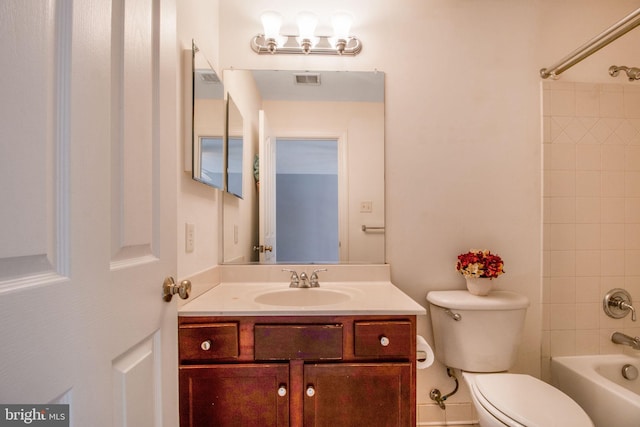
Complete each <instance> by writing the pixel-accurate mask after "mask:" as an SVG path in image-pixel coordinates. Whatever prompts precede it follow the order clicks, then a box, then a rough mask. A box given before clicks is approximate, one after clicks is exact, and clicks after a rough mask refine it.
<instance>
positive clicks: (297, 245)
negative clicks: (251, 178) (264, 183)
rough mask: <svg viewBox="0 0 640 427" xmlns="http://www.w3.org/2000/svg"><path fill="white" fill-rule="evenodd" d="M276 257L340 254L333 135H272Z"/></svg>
mask: <svg viewBox="0 0 640 427" xmlns="http://www.w3.org/2000/svg"><path fill="white" fill-rule="evenodd" d="M275 151H276V153H275V154H276V161H275V169H276V189H277V190H276V194H275V198H276V212H277V215H276V242H277V244H278V252H277V261H278V262H279V263H309V262H324V263H336V262H338V261H339V260H340V239H339V215H338V212H339V210H338V203H339V197H338V170H339V166H338V140H337V139H335V138H334V139H331V138H330V139H307V138H277V139H276V150H275Z"/></svg>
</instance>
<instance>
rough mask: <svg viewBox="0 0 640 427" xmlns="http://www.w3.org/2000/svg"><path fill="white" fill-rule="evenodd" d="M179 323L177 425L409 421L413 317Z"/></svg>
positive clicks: (317, 426) (412, 394)
mask: <svg viewBox="0 0 640 427" xmlns="http://www.w3.org/2000/svg"><path fill="white" fill-rule="evenodd" d="M178 323H179V332H178V333H179V358H180V367H179V370H180V372H179V376H180V425H181V426H182V427H204V426H216V427H225V426H248V425H256V426H261V427H268V426H278V427H280V426H295V427H301V426H305V427H320V426H331V427H334V426H336V425H340V426H363V425H367V426H369V425H371V426H374V425H375V426H402V427H404V426H414V425H415V422H416V417H415V408H416V398H415V383H416V379H415V368H416V361H415V348H416V342H415V340H416V318H415V316H413V315H411V316H381V315H376V316H371V315H369V316H306V317H296V316H285V317H279V316H268V317H267V316H265V317H250V316H247V317H230V316H221V317H209V316H207V317H190V316H181V317H179V322H178Z"/></svg>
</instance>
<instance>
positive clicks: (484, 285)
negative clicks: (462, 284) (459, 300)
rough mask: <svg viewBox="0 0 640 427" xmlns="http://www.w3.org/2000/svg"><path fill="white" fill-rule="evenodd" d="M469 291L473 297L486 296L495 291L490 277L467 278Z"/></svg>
mask: <svg viewBox="0 0 640 427" xmlns="http://www.w3.org/2000/svg"><path fill="white" fill-rule="evenodd" d="M466 279H467V289H468V290H469V293H471V294H473V295H479V296H485V295H488V294H489V292H491V289H493V280H492V279H489V278H488V277H466Z"/></svg>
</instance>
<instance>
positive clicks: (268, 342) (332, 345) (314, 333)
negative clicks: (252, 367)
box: [254, 324, 342, 360]
mask: <svg viewBox="0 0 640 427" xmlns="http://www.w3.org/2000/svg"><path fill="white" fill-rule="evenodd" d="M254 340H255V342H254V345H255V347H254V352H255V359H256V360H340V359H342V325H336V324H331V325H311V324H310V325H256V326H255V329H254Z"/></svg>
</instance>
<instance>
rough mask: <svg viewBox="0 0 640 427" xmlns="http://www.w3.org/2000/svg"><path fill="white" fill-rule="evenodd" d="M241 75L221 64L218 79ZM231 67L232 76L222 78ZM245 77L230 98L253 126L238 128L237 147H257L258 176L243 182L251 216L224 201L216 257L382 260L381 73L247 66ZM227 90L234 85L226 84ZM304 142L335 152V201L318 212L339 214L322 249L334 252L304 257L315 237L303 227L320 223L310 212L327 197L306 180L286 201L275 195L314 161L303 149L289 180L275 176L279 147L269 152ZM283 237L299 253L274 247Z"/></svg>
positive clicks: (312, 167)
mask: <svg viewBox="0 0 640 427" xmlns="http://www.w3.org/2000/svg"><path fill="white" fill-rule="evenodd" d="M228 71H229V74H230V75H229V76H228V75H227V72H228ZM242 73H247V71H246V70H225V84H228V83H230V82H233V81H234V80H239V77H240V76H244V75H245V74H242ZM233 74H238V76H236V77H233V78H230V79H227V77H232V75H233ZM251 77H252V80H251V82H250V83H248V82H247V81H246V80H244V81H243V85H242V86H241V89H240V90H237V88H236V87H234V88H233V89H235V90H236V91H235V92H233V93H234V94H235V93H237V94H238V95H237V96H236V95H234V98H235V100H236V102H237V103H238V105H239V106H241V107H242V108H241V111H242V113H243V116H244V120H245V122H247V121H248V122H249V126H250V128H251V131H250V132H248V133H246V134H245V137H247V135H249V136H250V137H251V138H252V140H251V142H250V143H249V144H248V145H247V141H245V150H246V149H247V147H254V146H257V147H258V148H259V149H256V151H255V153H256V154H257V153H258V152H259V159H258V163H259V170H258V171H257V173H256V176H257V177H259V182H258V183H257V185H256V187H255V189H251V190H252V191H251V193H252V196H251V200H254V201H253V203H248V204H247V209H248V210H249V211H250V212H251V218H248V219H245V218H244V217H243V216H242V215H238V212H239V211H240V209H242V207H241V206H239V205H237V204H233V203H226V202H225V204H224V212H223V218H224V220H223V262H224V263H246V262H248V261H251V262H256V261H259V262H266V263H273V262H276V263H326V262H329V263H331V262H336V263H384V261H385V255H384V246H385V241H384V225H385V224H384V220H385V218H384V210H385V208H384V73H382V72H377V71H376V72H351V71H348V72H345V71H320V72H312V71H282V70H278V71H272V70H259V71H256V70H253V71H251ZM232 84H233V83H232ZM228 90H229V91H230V92H232V89H231V88H228ZM248 106H252V107H248ZM243 108H244V109H243ZM254 109H255V111H254ZM259 111H260V112H259ZM309 140H311V141H334V143H336V141H337V147H336V148H335V149H334V154H332V156H333V157H337V166H334V168H335V169H336V170H335V172H336V174H337V181H338V183H337V187H338V200H337V206H336V204H335V203H332V204H333V206H334V207H333V211H332V212H331V214H330V215H328V214H327V215H326V217H327V218H328V217H331V218H337V224H338V225H337V227H338V230H337V238H334V239H333V243H332V245H333V246H335V247H333V248H330V253H331V252H333V253H337V255H331V256H327V255H325V254H323V255H318V254H317V253H316V254H312V253H313V251H307V252H308V253H307V255H302V252H303V250H302V249H307V248H306V247H309V246H314V245H315V244H316V242H317V240H316V239H314V238H313V233H312V232H311V231H309V230H310V229H311V230H319V229H321V223H322V221H320V218H317V217H316V218H315V219H314V215H315V214H316V213H317V212H319V211H320V208H321V207H326V206H328V205H329V204H330V203H328V202H327V201H326V200H322V198H321V197H318V196H313V195H312V193H311V188H309V187H308V186H306V185H305V186H302V188H301V194H300V196H299V197H301V198H300V199H298V200H299V202H296V203H294V205H293V206H292V205H291V203H289V204H288V205H287V204H282V203H280V204H278V201H277V197H278V194H279V193H282V191H283V190H284V187H283V188H281V184H282V183H283V182H284V181H287V180H288V181H289V183H293V184H295V183H300V182H302V181H301V179H298V180H296V178H299V177H303V175H301V174H302V173H305V174H307V173H308V174H314V173H316V174H317V173H318V168H317V166H318V165H319V162H320V160H318V159H317V158H315V157H311V156H307V157H305V159H304V161H300V162H299V163H297V169H296V170H295V171H294V170H293V169H289V170H288V171H286V172H284V173H285V174H286V173H288V174H293V173H295V174H298V176H297V177H294V176H289V177H286V176H284V175H281V176H278V175H279V174H282V173H283V172H278V164H277V162H278V160H277V157H278V156H280V155H282V154H283V153H279V154H278V156H276V150H281V151H285V153H284V154H285V155H286V150H287V148H286V147H287V144H288V143H291V141H309ZM253 150H254V148H252V152H251V157H252V158H253V156H254V151H253ZM304 165H307V166H304ZM245 166H246V170H245V173H249V172H250V169H251V168H250V167H249V166H247V165H245ZM300 168H302V169H303V170H301V169H300ZM322 173H325V172H322ZM332 173H333V172H332ZM304 179H305V180H307V181H311V180H317V179H319V177H312V176H305V177H304ZM276 187H277V189H276ZM245 191H247V188H245ZM255 199H257V200H258V202H257V203H256V202H255ZM283 206H288V207H283ZM302 207H304V208H305V209H302ZM303 211H304V213H303ZM243 212H244V211H243ZM296 215H298V216H299V215H305V216H307V217H308V219H310V220H311V221H310V224H308V225H307V227H310V228H307V229H306V230H307V231H297V232H294V231H293V228H294V227H293V226H294V219H295V218H296ZM323 215H324V214H323ZM287 216H288V219H284V218H287ZM323 217H324V216H323ZM363 226H364V227H365V228H363ZM238 230H239V233H240V240H239V241H238V239H237V238H236V236H237V235H238ZM243 232H245V233H251V235H250V236H249V238H248V240H250V241H251V242H250V244H247V243H246V241H245V242H244V243H243V240H242V236H243ZM287 234H288V235H289V237H291V234H293V242H294V243H295V244H297V245H298V248H299V249H300V250H298V249H296V248H295V246H291V247H290V250H289V249H287V247H286V246H284V244H283V245H281V244H280V243H281V240H283V239H284V238H285V237H283V236H286V235H287ZM238 242H239V243H238ZM300 245H301V246H300ZM245 246H246V247H245ZM305 246H306V247H305ZM294 256H295V257H294ZM298 256H303V258H299V257H298ZM285 258H286V259H285ZM327 258H330V259H327Z"/></svg>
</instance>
